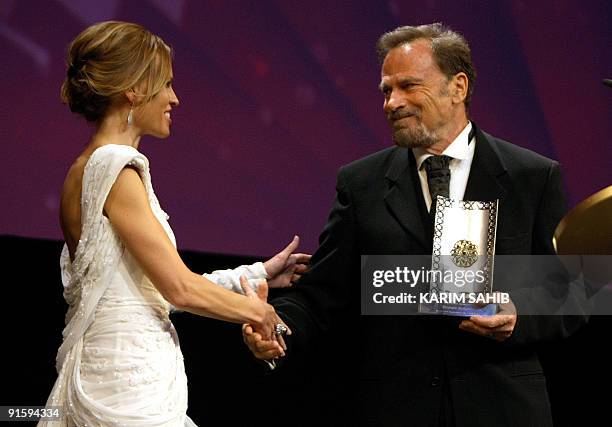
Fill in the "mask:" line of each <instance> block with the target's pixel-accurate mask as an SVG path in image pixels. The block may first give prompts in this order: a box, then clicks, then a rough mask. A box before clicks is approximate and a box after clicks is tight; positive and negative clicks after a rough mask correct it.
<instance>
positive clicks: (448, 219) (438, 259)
mask: <svg viewBox="0 0 612 427" xmlns="http://www.w3.org/2000/svg"><path fill="white" fill-rule="evenodd" d="M436 206H437V209H436V217H435V221H434V237H433V253H432V259H431V272H430V273H431V274H430V275H429V293H427V294H424V295H422V296H421V298H420V301H419V311H420V312H423V313H432V314H444V315H449V316H473V315H492V314H495V313H496V311H497V306H496V304H486V305H485V304H483V302H484V301H486V300H485V299H484V296H486V295H487V294H490V293H491V292H492V287H493V257H494V255H495V230H496V226H497V208H498V200H495V201H492V202H479V201H462V200H453V199H448V198H446V197H443V196H437V199H436Z"/></svg>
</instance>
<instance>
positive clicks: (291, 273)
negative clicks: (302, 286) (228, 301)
mask: <svg viewBox="0 0 612 427" xmlns="http://www.w3.org/2000/svg"><path fill="white" fill-rule="evenodd" d="M299 242H300V239H299V237H297V236H295V237H294V238H293V240H292V241H291V243H289V245H287V247H285V249H283V250H282V251H280V252H279V253H277V254H276V255H274V256H273V257H272V258H270V259H269V260H267V261H266V262H264V268H265V269H266V273H267V282H266V281H263V283H261V284H259V286H258V287H257V291H254V290H253V289H252V288H251V287H250V286H249V283H248V281H247V280H246V278H245V277H241V278H240V285H241V286H242V289H243V291H244V294H245V295H246V296H247V297H249V298H253V299H258V300H260V301H261V302H262V303H265V306H266V312H265V313H266V314H265V316H264V319H263V320H262V321H261V322H260V323H259V324H257V325H250V324H244V325H242V336H243V339H244V342H245V344H246V345H247V346H248V347H249V349H250V350H251V352H252V353H253V354H254V355H255V357H256V358H258V359H261V360H272V359H275V358H277V357H282V356H284V355H285V350H287V346H286V344H285V340H284V339H283V335H284V334H286V335H291V329H289V327H288V326H287V325H285V323H284V322H283V321H282V320H281V318H280V317H278V314H276V312H275V311H274V308H273V307H272V306H271V305H269V304H267V300H268V289H269V288H273V289H274V288H286V287H289V286H291V285H292V283H293V282H295V281H296V280H297V279H299V278H300V276H301V274H303V273H304V272H306V270H307V268H308V267H307V263H308V262H309V261H310V258H311V256H310V255H308V254H302V253H293V252H294V251H295V250H296V249H297V247H298V245H299ZM279 324H280V325H282V326H284V328H286V332H283V333H278V332H277V331H276V326H277V325H279Z"/></svg>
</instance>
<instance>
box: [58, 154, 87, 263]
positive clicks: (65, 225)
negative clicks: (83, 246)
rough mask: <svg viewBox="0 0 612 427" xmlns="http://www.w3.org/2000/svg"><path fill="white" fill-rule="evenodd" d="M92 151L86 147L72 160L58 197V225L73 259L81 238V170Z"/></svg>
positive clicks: (82, 170) (83, 168) (83, 169)
mask: <svg viewBox="0 0 612 427" xmlns="http://www.w3.org/2000/svg"><path fill="white" fill-rule="evenodd" d="M93 151H94V149H92V148H87V149H86V150H85V151H84V152H83V153H82V154H81V155H80V156H79V157H77V159H76V160H75V161H74V163H73V164H72V166H70V169H68V173H67V174H66V179H65V180H64V185H63V187H62V195H61V197H60V226H61V228H62V233H63V234H64V241H65V242H66V245H67V246H68V252H69V253H70V259H71V260H74V255H75V251H76V247H77V244H78V243H79V239H80V238H81V191H82V190H81V189H82V183H83V172H84V171H85V165H86V164H87V160H89V156H90V155H91V153H92V152H93Z"/></svg>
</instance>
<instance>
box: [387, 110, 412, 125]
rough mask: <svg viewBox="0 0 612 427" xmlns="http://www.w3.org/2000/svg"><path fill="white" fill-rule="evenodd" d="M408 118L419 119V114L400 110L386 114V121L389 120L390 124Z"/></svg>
mask: <svg viewBox="0 0 612 427" xmlns="http://www.w3.org/2000/svg"><path fill="white" fill-rule="evenodd" d="M410 116H416V117H417V118H418V117H419V112H418V111H409V110H406V109H401V110H395V111H391V112H390V113H388V114H387V120H389V121H390V122H394V121H396V120H400V119H403V118H406V117H410Z"/></svg>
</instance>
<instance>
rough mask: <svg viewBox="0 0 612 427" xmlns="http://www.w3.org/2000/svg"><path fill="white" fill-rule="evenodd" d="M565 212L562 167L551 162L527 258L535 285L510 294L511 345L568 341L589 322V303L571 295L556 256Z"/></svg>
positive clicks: (567, 280) (564, 271)
mask: <svg viewBox="0 0 612 427" xmlns="http://www.w3.org/2000/svg"><path fill="white" fill-rule="evenodd" d="M565 210H566V201H565V195H564V193H563V185H562V179H561V172H560V168H559V164H558V163H557V162H551V164H550V165H549V167H548V171H547V174H546V184H545V186H544V189H543V192H542V197H541V199H540V204H539V206H538V209H537V212H536V217H535V222H534V226H533V235H532V250H531V253H532V256H531V257H525V258H526V259H527V258H528V260H526V262H529V267H528V271H529V276H530V277H529V281H530V282H532V283H530V286H526V287H523V288H521V289H517V290H515V291H511V292H510V296H511V299H512V301H513V302H514V304H515V306H516V309H517V314H518V317H517V323H516V326H515V329H514V332H513V334H512V336H511V337H510V339H509V340H508V344H510V345H524V344H535V343H538V342H542V341H549V340H554V339H560V338H565V337H567V336H569V335H570V334H572V333H573V332H574V331H575V330H577V329H578V328H579V327H580V326H582V325H583V324H584V323H586V321H587V320H588V316H587V315H586V311H587V310H586V300H584V299H582V297H581V296H580V295H576V294H574V293H571V292H570V287H569V283H570V276H569V274H568V273H567V271H566V270H565V268H564V267H563V265H562V263H561V262H560V261H559V259H558V258H557V257H556V256H554V255H555V251H554V248H553V245H552V236H553V233H554V230H555V228H556V226H557V224H558V223H559V221H560V220H561V218H562V217H563V214H564V213H565ZM541 255H544V256H541ZM567 312H571V313H572V314H564V313H567ZM581 312H582V313H583V314H576V313H581ZM524 313H529V314H524ZM537 314H540V315H537Z"/></svg>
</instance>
